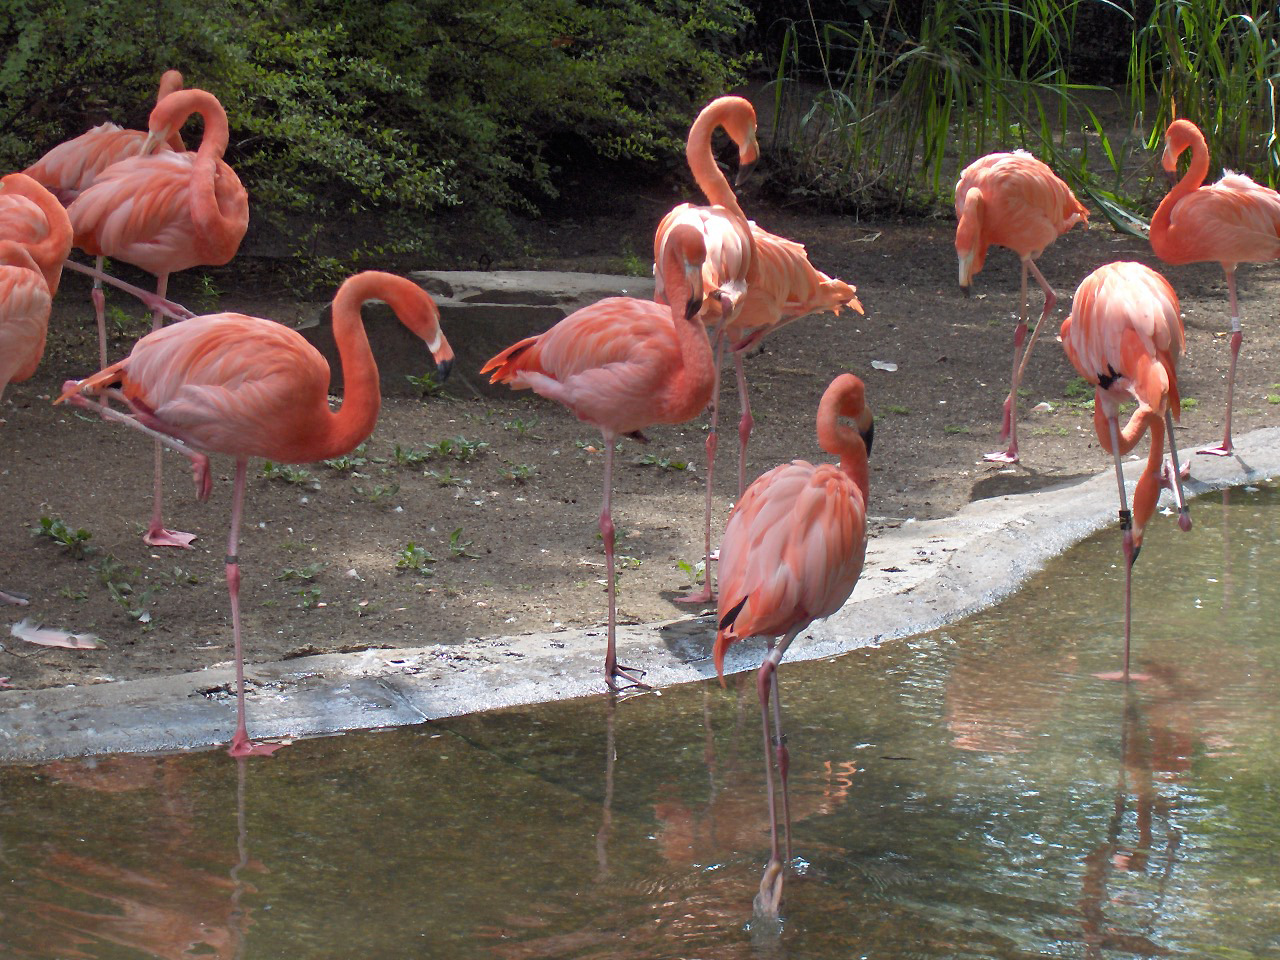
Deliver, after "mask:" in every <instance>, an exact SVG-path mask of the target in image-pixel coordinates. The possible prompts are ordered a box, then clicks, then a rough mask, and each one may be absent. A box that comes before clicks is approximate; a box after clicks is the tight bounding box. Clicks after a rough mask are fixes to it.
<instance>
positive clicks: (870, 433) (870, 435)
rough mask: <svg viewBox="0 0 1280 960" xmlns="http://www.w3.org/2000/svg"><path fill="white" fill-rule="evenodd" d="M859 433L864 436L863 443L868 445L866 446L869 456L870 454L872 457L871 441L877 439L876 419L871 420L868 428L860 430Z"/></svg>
mask: <svg viewBox="0 0 1280 960" xmlns="http://www.w3.org/2000/svg"><path fill="white" fill-rule="evenodd" d="M858 435H859V436H861V437H862V442H863V444H865V445H866V448H867V456H868V457H870V456H871V441H872V440H874V439H875V436H876V423H875V421H874V420H872V421H871V426H869V427H867V429H866V430H860V431H858Z"/></svg>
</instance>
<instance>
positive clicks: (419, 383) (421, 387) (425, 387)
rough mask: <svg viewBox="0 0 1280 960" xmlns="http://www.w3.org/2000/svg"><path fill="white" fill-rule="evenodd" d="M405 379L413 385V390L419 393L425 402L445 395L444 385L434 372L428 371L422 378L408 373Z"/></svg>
mask: <svg viewBox="0 0 1280 960" xmlns="http://www.w3.org/2000/svg"><path fill="white" fill-rule="evenodd" d="M404 378H405V379H406V380H408V381H409V383H410V384H412V385H413V388H414V389H415V390H417V391H418V396H420V397H422V398H423V399H424V400H427V399H430V398H432V397H438V396H440V395H441V394H443V393H444V384H442V383H441V382H440V380H439V378H437V377H436V373H435V371H434V370H428V371H427V372H426V373H424V374H423V375H422V376H420V377H415V376H414V375H413V374H412V373H406V374H405V375H404Z"/></svg>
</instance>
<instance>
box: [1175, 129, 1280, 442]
mask: <svg viewBox="0 0 1280 960" xmlns="http://www.w3.org/2000/svg"><path fill="white" fill-rule="evenodd" d="M1164 139H1165V148H1164V155H1163V156H1162V157H1161V163H1162V165H1163V166H1164V168H1165V170H1166V171H1168V172H1169V173H1170V174H1173V173H1175V172H1176V171H1177V169H1178V157H1179V156H1181V155H1182V153H1183V152H1184V151H1186V150H1188V149H1190V151H1191V166H1190V167H1189V168H1188V169H1187V172H1186V173H1185V174H1184V175H1183V177H1182V179H1181V180H1179V181H1178V182H1177V184H1175V185H1174V187H1173V189H1172V190H1170V191H1169V192H1168V193H1167V194H1165V198H1164V199H1163V200H1161V201H1160V206H1159V207H1157V208H1156V212H1155V216H1153V217H1152V218H1151V249H1152V250H1154V251H1155V254H1156V256H1157V257H1159V258H1160V259H1161V260H1163V261H1164V262H1165V263H1171V264H1174V265H1181V264H1184V263H1203V262H1205V261H1216V262H1218V263H1220V264H1222V272H1223V273H1225V274H1226V276H1227V296H1228V297H1229V298H1230V302H1231V365H1230V367H1229V368H1228V370H1227V414H1226V426H1225V427H1224V429H1223V435H1222V443H1221V444H1219V445H1217V446H1213V447H1205V448H1204V449H1203V450H1200V451H1199V452H1200V453H1207V454H1210V455H1213V456H1219V457H1225V456H1228V455H1229V454H1230V453H1231V452H1232V446H1231V400H1232V395H1233V393H1234V391H1235V382H1236V358H1237V357H1238V356H1239V354H1240V344H1241V343H1242V342H1243V340H1244V333H1243V331H1242V329H1241V326H1240V308H1239V306H1238V305H1237V303H1236V265H1237V264H1240V263H1264V262H1266V261H1268V260H1275V259H1276V258H1277V257H1280V194H1278V193H1276V191H1274V190H1272V189H1270V188H1269V187H1264V186H1260V185H1259V184H1256V183H1254V182H1253V181H1252V180H1250V179H1249V178H1248V177H1246V176H1245V175H1244V174H1242V173H1225V174H1223V176H1222V179H1221V180H1219V181H1218V182H1217V183H1214V184H1210V185H1209V186H1204V185H1203V184H1204V178H1205V175H1206V174H1208V172H1209V148H1208V146H1207V145H1206V144H1205V141H1204V134H1202V133H1201V132H1200V129H1199V128H1198V127H1197V126H1196V125H1195V124H1194V123H1192V122H1191V121H1190V120H1175V121H1173V123H1171V124H1169V128H1168V129H1167V130H1166V131H1165V134H1164Z"/></svg>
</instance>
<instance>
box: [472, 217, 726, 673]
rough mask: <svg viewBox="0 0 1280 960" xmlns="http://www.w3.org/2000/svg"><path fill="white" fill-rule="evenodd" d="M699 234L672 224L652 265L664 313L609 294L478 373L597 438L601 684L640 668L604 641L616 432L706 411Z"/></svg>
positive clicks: (708, 372)
mask: <svg viewBox="0 0 1280 960" xmlns="http://www.w3.org/2000/svg"><path fill="white" fill-rule="evenodd" d="M706 256H707V251H706V244H705V241H704V240H703V236H702V233H701V232H700V231H698V230H697V229H696V228H694V227H693V226H691V225H689V224H681V225H678V226H677V227H676V228H675V229H674V230H673V231H672V235H671V238H670V240H669V241H668V242H667V243H666V244H665V246H664V252H663V259H662V262H661V263H660V264H659V265H658V266H659V270H660V272H661V274H662V278H663V286H664V289H665V290H666V296H667V297H668V299H669V300H670V301H671V303H672V306H671V307H665V306H661V305H659V304H657V303H654V302H653V301H651V300H639V299H636V298H634V297H609V298H607V299H605V300H601V301H599V302H598V303H593V304H591V305H590V306H587V307H583V308H582V309H581V310H576V311H574V312H573V313H571V314H570V315H569V316H567V317H565V318H564V319H563V320H561V321H560V322H559V323H557V324H556V325H555V326H554V327H552V328H551V329H550V330H548V331H546V332H545V333H542V334H539V335H538V336H535V337H528V338H526V339H524V340H521V341H520V342H519V343H516V344H513V345H512V346H510V347H508V348H507V349H506V350H503V351H502V352H501V353H499V354H498V355H497V356H496V357H494V358H493V359H491V360H490V361H489V362H488V363H486V364H485V365H484V367H482V368H481V370H480V372H481V373H490V372H492V374H493V376H492V377H490V379H489V382H490V383H506V384H509V385H510V386H511V387H513V388H514V389H516V390H522V389H532V390H533V391H534V392H535V393H538V394H541V395H542V396H544V397H547V398H549V399H551V400H555V401H557V402H559V403H562V404H564V405H565V406H566V407H568V408H569V410H570V411H572V412H573V414H574V415H575V416H576V417H577V418H578V419H579V420H582V421H584V422H586V423H590V424H593V425H595V426H597V427H599V428H600V432H601V434H602V435H603V438H604V505H603V507H602V508H601V510H600V536H601V537H602V538H603V540H604V555H605V566H606V567H607V568H608V570H607V573H606V576H607V577H608V581H607V582H608V594H609V628H608V648H607V651H606V653H605V662H604V673H605V682H606V683H607V684H608V685H609V688H610V689H611V690H617V689H618V684H617V680H616V678H618V677H622V678H623V679H625V680H626V681H627V682H628V683H629V684H631V685H634V686H643V684H641V683H640V682H639V678H640V676H642V675H643V671H641V670H637V669H636V668H633V667H626V666H623V665H621V664H619V663H618V658H617V653H616V650H615V643H614V624H615V619H616V601H615V593H614V570H613V543H614V526H613V512H612V495H613V447H614V444H615V443H616V442H617V440H618V438H619V437H620V436H623V435H633V436H634V435H638V434H639V432H640V431H641V430H644V429H646V428H648V427H651V426H654V425H657V424H663V423H684V422H685V421H686V420H690V419H692V418H693V417H696V416H697V415H698V414H699V413H701V412H702V411H703V410H704V409H706V406H707V403H708V401H709V400H710V399H711V388H712V385H713V382H714V380H715V369H714V365H713V363H712V357H711V344H710V342H709V341H708V340H707V332H706V328H705V327H704V326H703V324H702V321H701V320H700V319H698V310H699V308H700V307H701V305H702V265H703V262H704V261H705V260H706Z"/></svg>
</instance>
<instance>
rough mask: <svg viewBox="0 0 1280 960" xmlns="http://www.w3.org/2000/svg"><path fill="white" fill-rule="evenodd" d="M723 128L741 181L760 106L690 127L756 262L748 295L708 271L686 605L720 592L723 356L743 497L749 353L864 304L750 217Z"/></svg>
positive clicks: (694, 163)
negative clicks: (707, 331) (707, 388)
mask: <svg viewBox="0 0 1280 960" xmlns="http://www.w3.org/2000/svg"><path fill="white" fill-rule="evenodd" d="M716 126H722V127H723V128H724V130H725V132H726V133H728V134H729V137H730V138H731V139H732V140H733V141H734V143H736V144H737V146H738V161H739V164H740V166H739V172H738V179H739V180H741V179H742V178H743V176H744V174H745V173H746V172H747V171H748V170H749V169H750V167H751V166H752V165H754V163H755V161H756V157H757V156H758V147H757V144H756V132H755V131H756V114H755V109H754V108H753V107H752V106H751V103H750V102H749V101H747V100H745V99H743V98H742V97H721V98H719V99H718V100H714V101H712V103H710V104H709V105H708V106H707V107H705V108H704V109H703V111H702V113H700V114H699V115H698V119H697V120H696V121H695V122H694V125H693V127H691V128H690V130H689V139H688V143H687V144H686V149H685V156H686V157H687V159H688V161H689V169H690V170H691V171H692V173H693V177H694V180H695V181H696V182H697V184H698V186H699V187H700V188H701V190H702V192H703V194H705V196H706V197H707V199H708V200H709V201H710V202H711V203H712V204H714V206H713V207H711V208H710V209H713V210H715V209H722V210H727V211H731V212H732V213H733V217H734V227H735V230H736V231H737V234H736V235H737V236H740V233H741V223H745V224H746V226H747V228H748V230H749V243H750V247H749V250H750V259H749V261H748V262H747V264H746V266H747V270H746V273H745V277H744V278H743V279H744V280H745V287H746V289H745V293H740V292H739V291H740V287H739V285H738V278H739V276H741V275H740V274H735V275H734V276H733V281H734V283H733V285H732V290H733V296H732V297H726V296H724V295H721V296H719V297H717V298H712V297H711V294H712V293H713V292H714V290H715V282H714V281H715V279H716V278H717V277H722V276H723V275H724V273H723V271H721V272H720V273H718V274H711V275H708V271H707V270H706V268H704V281H705V282H706V287H705V292H706V294H707V296H708V301H707V302H708V304H711V305H710V306H707V307H706V308H704V313H703V318H704V320H705V321H706V322H707V324H708V326H713V327H716V328H717V330H718V333H717V339H716V381H715V387H714V388H713V393H712V409H711V426H710V430H709V432H708V434H707V495H706V508H705V514H704V518H703V520H704V528H705V532H706V563H705V571H706V575H705V577H704V581H703V587H702V589H701V590H695V591H694V592H692V593H690V594H689V595H687V596H685V597H681V598H679V599H680V600H681V601H682V602H688V603H707V602H708V601H710V600H711V598H712V596H713V591H712V587H711V491H712V484H713V479H714V465H715V449H716V430H717V422H718V420H719V398H720V358H721V353H722V351H723V349H724V346H725V344H726V343H727V344H729V348H730V352H731V353H732V354H733V361H734V367H735V369H736V371H737V378H738V402H739V407H740V409H741V411H742V412H741V419H740V420H739V423H738V496H742V493H743V491H744V490H745V489H746V485H747V483H746V477H747V473H746V471H747V442H748V440H749V438H750V436H751V429H752V426H753V425H754V420H753V419H752V416H751V402H750V398H749V396H748V394H747V380H746V370H745V368H744V366H743V362H742V358H743V355H744V354H745V352H746V351H747V350H749V349H750V348H751V347H753V346H754V345H755V344H756V343H758V342H759V341H760V339H761V338H763V337H764V336H765V335H767V334H769V333H772V332H774V331H776V330H778V329H781V328H782V327H783V326H785V325H786V324H788V323H790V322H792V321H793V320H797V319H799V318H800V317H804V316H807V315H809V314H811V313H821V312H824V311H828V310H829V311H832V312H834V313H837V314H838V313H839V312H840V310H841V308H842V307H850V308H852V309H853V310H856V311H857V312H858V313H862V304H861V303H860V302H859V301H858V298H857V296H856V294H855V289H854V288H853V287H852V286H850V285H849V284H847V283H845V282H844V281H842V280H833V279H832V278H831V277H829V276H827V275H826V274H825V273H823V272H822V271H820V270H817V269H816V268H815V267H814V266H813V265H812V264H811V263H810V262H809V257H808V254H807V253H806V252H805V248H804V245H803V244H799V243H796V242H795V241H792V240H787V239H785V238H783V237H779V236H777V235H776V234H773V233H770V232H769V231H767V230H764V229H762V228H761V227H760V226H759V225H758V224H756V223H754V222H753V221H748V220H746V217H745V214H742V212H741V207H740V206H739V204H738V201H737V197H736V196H734V193H733V190H732V188H731V187H730V186H729V181H728V180H727V179H726V178H725V176H724V174H722V173H721V172H720V169H719V167H718V166H717V165H716V162H715V157H714V155H713V154H712V151H711V134H712V133H713V131H714V130H715V128H716ZM686 206H687V205H686ZM681 209H683V208H680V207H677V208H676V210H675V211H672V214H668V220H670V219H671V217H672V216H673V215H674V214H675V213H676V212H678V211H680V210H681ZM695 209H703V210H705V209H708V208H695ZM668 220H664V221H663V225H661V226H659V228H658V239H659V240H661V238H662V236H663V227H664V226H666V224H667V222H668ZM709 249H711V248H710V247H709ZM709 262H710V261H709ZM721 282H723V281H721ZM722 290H723V287H722ZM655 297H656V299H658V301H659V302H662V299H663V298H662V291H661V287H659V288H658V289H657V291H656V293H655Z"/></svg>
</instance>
